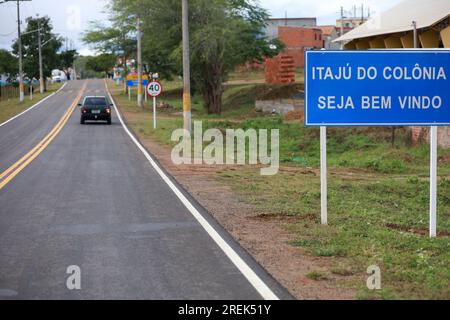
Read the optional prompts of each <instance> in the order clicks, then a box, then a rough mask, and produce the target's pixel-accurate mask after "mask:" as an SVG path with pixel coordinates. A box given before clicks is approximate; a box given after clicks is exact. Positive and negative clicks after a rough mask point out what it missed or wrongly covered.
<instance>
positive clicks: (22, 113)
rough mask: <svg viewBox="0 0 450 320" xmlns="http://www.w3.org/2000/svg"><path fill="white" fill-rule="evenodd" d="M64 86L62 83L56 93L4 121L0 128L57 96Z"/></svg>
mask: <svg viewBox="0 0 450 320" xmlns="http://www.w3.org/2000/svg"><path fill="white" fill-rule="evenodd" d="M66 84H67V82H66V83H64V84H63V85H62V87H61V88H59V89H58V90H57V91H56V92H53V93H52V94H49V95H48V96H46V97H45V98H44V99H42V100H40V101H38V102H37V103H35V104H34V105H32V106H31V107H29V108H28V109H26V110H24V111H22V112H21V113H19V114H17V115H15V116H14V117H12V118H10V119H8V120H6V121H5V122H3V123H1V124H0V127H2V126H4V125H5V124H7V123H9V122H11V121H13V120H14V119H17V118H18V117H20V116H21V115H24V114H25V113H27V112H28V111H30V110H32V109H34V108H35V107H37V106H38V105H40V104H41V103H42V102H44V101H46V100H47V99H50V98H51V97H53V96H54V95H55V94H57V93H58V92H59V91H61V90H62V89H63V88H64V87H65V86H66Z"/></svg>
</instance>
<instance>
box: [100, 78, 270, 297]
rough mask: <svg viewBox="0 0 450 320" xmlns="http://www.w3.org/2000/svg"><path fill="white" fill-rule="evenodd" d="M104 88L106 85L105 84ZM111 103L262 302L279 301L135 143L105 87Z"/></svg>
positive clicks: (123, 125) (167, 182) (187, 206)
mask: <svg viewBox="0 0 450 320" xmlns="http://www.w3.org/2000/svg"><path fill="white" fill-rule="evenodd" d="M105 86H106V83H105ZM106 90H107V92H108V95H109V98H110V100H111V103H112V104H113V105H114V109H115V110H116V113H117V117H118V118H119V121H120V123H121V124H122V127H123V128H124V130H125V132H126V133H127V134H128V135H129V136H130V138H131V140H132V141H133V142H134V144H135V145H136V146H137V147H138V148H139V150H141V152H142V153H143V154H144V156H145V157H146V158H147V160H148V161H149V162H150V164H151V165H152V167H153V168H154V169H155V170H156V172H157V173H158V174H159V175H160V177H161V178H162V179H163V180H164V182H165V183H166V184H167V185H168V186H169V187H170V189H172V191H173V192H174V193H175V195H176V196H177V197H178V199H180V200H181V202H182V203H183V204H184V206H185V207H186V208H187V209H188V210H189V212H190V213H191V214H192V215H193V216H194V218H195V219H196V220H197V221H198V223H199V224H200V225H201V226H202V227H203V229H205V231H206V232H207V233H208V235H209V236H210V237H211V238H212V239H213V240H214V242H215V243H216V244H217V245H218V246H219V248H220V249H222V251H223V252H224V253H225V254H226V255H227V257H228V258H229V259H230V260H231V262H232V263H233V264H234V265H235V266H236V267H237V268H238V269H239V271H240V272H241V273H242V274H243V275H244V276H245V278H247V280H248V281H249V282H250V284H251V285H252V286H253V287H254V288H255V289H256V291H258V293H259V294H260V295H261V296H262V298H263V299H264V300H279V298H278V297H277V296H276V295H275V293H273V291H272V290H271V289H270V288H269V287H268V286H267V285H266V284H265V283H264V282H263V281H262V280H261V278H260V277H259V276H258V275H257V274H256V273H255V271H253V270H252V269H251V268H250V267H249V266H248V264H247V263H246V262H245V261H244V260H243V259H242V258H241V257H240V256H239V255H238V254H237V253H236V251H234V250H233V248H231V246H230V245H229V244H228V243H227V242H226V241H225V240H224V239H223V238H222V237H221V236H220V234H219V233H218V232H217V231H216V230H214V228H213V227H212V226H211V225H210V224H209V222H208V221H207V220H206V219H205V218H204V217H203V216H202V215H201V214H200V212H198V210H197V209H196V208H195V207H194V206H193V205H192V204H191V203H190V202H189V200H188V199H187V198H186V197H185V196H184V195H183V193H182V192H181V191H180V190H179V189H178V188H177V187H176V186H175V185H174V184H173V182H172V181H171V180H170V179H169V178H168V177H167V175H166V174H165V173H164V171H162V170H161V168H160V167H159V166H158V164H157V163H156V162H155V161H154V160H153V158H152V157H151V156H150V154H149V153H148V152H147V150H145V148H144V147H143V146H142V145H141V144H140V143H139V141H137V139H136V138H135V137H134V136H133V134H131V132H130V130H129V129H128V127H127V126H126V125H125V123H124V122H123V120H122V117H121V115H120V112H119V110H118V109H117V106H116V103H115V102H114V99H113V98H112V96H111V93H110V92H109V89H108V87H106Z"/></svg>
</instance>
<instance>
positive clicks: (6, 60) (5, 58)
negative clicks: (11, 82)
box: [0, 49, 19, 75]
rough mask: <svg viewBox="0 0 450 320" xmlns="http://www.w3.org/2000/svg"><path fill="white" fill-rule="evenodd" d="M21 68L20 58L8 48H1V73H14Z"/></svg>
mask: <svg viewBox="0 0 450 320" xmlns="http://www.w3.org/2000/svg"><path fill="white" fill-rule="evenodd" d="M18 70H19V66H18V59H17V57H15V56H13V55H12V54H11V53H10V52H9V51H8V50H4V49H0V74H5V75H14V74H17V73H18Z"/></svg>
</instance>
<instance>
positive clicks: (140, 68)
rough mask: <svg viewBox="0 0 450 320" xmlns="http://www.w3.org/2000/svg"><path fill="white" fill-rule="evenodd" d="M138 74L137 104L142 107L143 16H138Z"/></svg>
mask: <svg viewBox="0 0 450 320" xmlns="http://www.w3.org/2000/svg"><path fill="white" fill-rule="evenodd" d="M136 29H137V74H138V87H137V104H138V107H140V108H142V107H143V105H142V43H141V17H140V16H139V15H138V16H137V26H136Z"/></svg>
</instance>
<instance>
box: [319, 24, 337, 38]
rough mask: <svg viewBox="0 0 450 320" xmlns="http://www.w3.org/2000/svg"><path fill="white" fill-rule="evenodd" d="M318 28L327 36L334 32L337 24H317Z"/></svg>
mask: <svg viewBox="0 0 450 320" xmlns="http://www.w3.org/2000/svg"><path fill="white" fill-rule="evenodd" d="M315 28H317V29H320V30H322V34H323V35H325V36H329V35H331V34H332V33H333V30H336V26H333V25H330V26H317V27H315Z"/></svg>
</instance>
